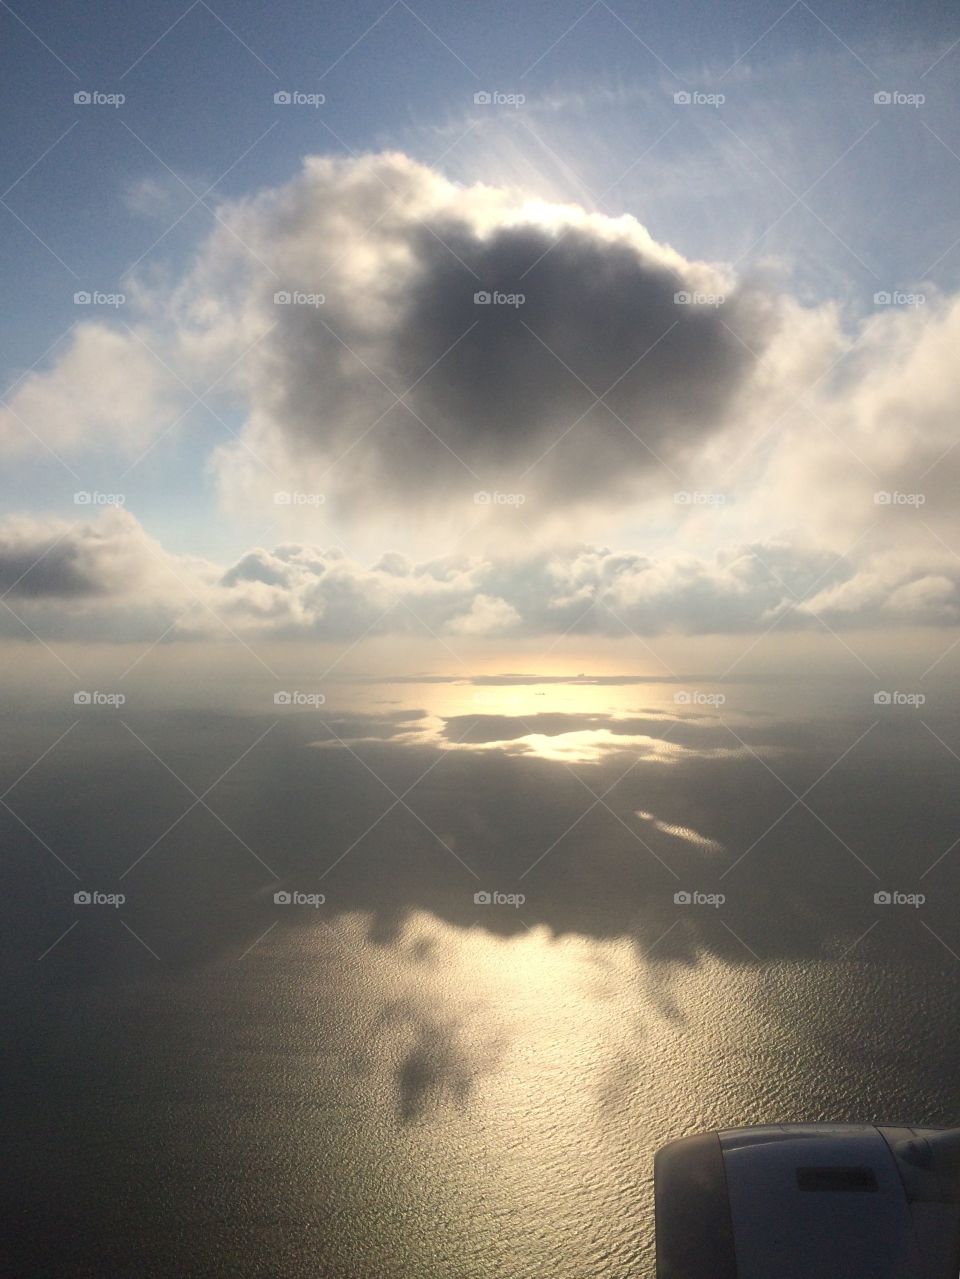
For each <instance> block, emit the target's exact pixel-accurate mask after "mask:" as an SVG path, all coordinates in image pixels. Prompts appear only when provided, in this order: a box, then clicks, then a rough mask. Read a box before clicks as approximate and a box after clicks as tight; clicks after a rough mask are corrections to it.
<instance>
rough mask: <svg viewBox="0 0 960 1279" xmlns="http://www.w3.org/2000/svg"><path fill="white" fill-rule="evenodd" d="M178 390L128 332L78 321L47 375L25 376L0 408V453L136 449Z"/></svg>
mask: <svg viewBox="0 0 960 1279" xmlns="http://www.w3.org/2000/svg"><path fill="white" fill-rule="evenodd" d="M181 392H182V388H181V387H179V385H178V382H177V379H176V377H175V376H174V375H173V374H172V373H170V372H169V371H168V370H167V369H165V368H164V366H163V363H161V361H160V359H158V358H157V357H156V356H155V355H153V354H152V352H151V351H149V350H148V349H147V347H146V346H144V345H143V343H142V342H141V341H140V340H138V338H137V337H136V336H134V334H133V333H132V332H127V331H123V330H117V329H115V328H112V327H110V326H108V325H106V324H102V323H90V322H87V323H83V324H79V325H77V327H76V328H74V329H73V331H72V333H71V334H70V336H69V338H67V339H66V345H65V349H64V350H63V351H62V352H61V353H60V355H59V357H58V359H57V361H56V363H55V365H54V366H53V367H52V368H50V369H47V370H44V371H39V372H28V373H26V375H24V376H23V377H22V378H21V380H20V381H19V383H17V384H15V386H14V388H13V390H12V393H8V399H7V404H6V405H4V406H3V407H0V454H4V455H13V456H18V455H22V454H25V453H44V452H47V453H50V452H52V453H54V454H58V455H59V454H61V453H74V452H77V451H80V450H83V451H90V450H95V449H97V448H109V447H111V446H113V445H116V444H118V443H119V444H121V445H122V446H123V447H124V448H125V449H128V450H130V449H137V448H142V447H143V446H144V445H145V444H146V443H147V442H149V440H150V439H151V437H152V436H153V435H154V433H156V432H157V431H159V430H160V429H161V427H163V426H164V425H165V424H166V423H167V422H169V421H170V420H172V418H173V417H175V416H176V414H175V413H174V406H175V405H176V404H177V402H178V396H180V394H181Z"/></svg>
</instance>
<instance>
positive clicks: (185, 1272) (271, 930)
mask: <svg viewBox="0 0 960 1279" xmlns="http://www.w3.org/2000/svg"><path fill="white" fill-rule="evenodd" d="M288 691H289V692H290V700H289V702H286V703H284V702H282V701H281V702H280V703H277V704H275V703H274V700H273V692H274V690H273V689H272V688H267V687H266V686H265V687H264V688H263V689H257V690H252V691H251V692H250V695H249V697H248V698H247V699H246V702H245V704H243V705H242V706H241V705H234V706H232V707H231V709H229V710H225V709H224V710H221V711H216V710H212V709H209V708H207V709H204V710H199V709H197V710H187V709H177V708H175V707H173V706H170V707H166V708H165V707H163V706H161V705H157V704H153V705H138V704H137V703H136V700H135V699H133V698H131V699H130V700H129V701H128V703H127V704H125V705H123V706H111V705H96V704H88V705H81V706H74V705H72V704H71V705H69V706H60V707H58V706H48V707H46V708H45V709H43V710H38V709H29V708H27V707H23V708H20V709H16V708H15V709H12V710H10V711H9V712H8V713H7V714H5V715H4V717H3V737H2V756H0V767H2V774H0V778H2V785H0V791H2V792H6V793H5V794H4V796H3V801H2V804H3V806H2V807H0V840H2V849H3V858H2V882H0V889H2V892H0V924H2V942H0V945H2V958H3V965H4V974H5V980H4V982H3V988H2V990H3V993H2V1001H3V1013H4V1025H5V1030H4V1035H3V1043H4V1049H3V1052H4V1056H5V1064H4V1067H3V1072H2V1075H3V1088H4V1106H3V1117H4V1137H3V1151H4V1157H3V1159H2V1161H0V1184H2V1193H3V1205H2V1213H3V1221H4V1228H3V1231H2V1244H0V1249H2V1251H0V1272H2V1273H4V1274H10V1275H15V1276H51V1277H53V1276H57V1277H60V1276H125V1277H126V1276H134V1275H135V1276H168V1275H169V1276H194V1275H195V1276H231V1277H235V1279H245V1277H246V1276H251V1277H252V1276H295V1277H297V1279H300V1277H301V1276H302V1277H303V1279H307V1277H308V1276H309V1277H311V1279H316V1277H319V1276H337V1277H338V1279H339V1277H340V1276H343V1277H350V1279H354V1277H355V1279H393V1277H397V1279H399V1277H401V1276H403V1277H407V1276H409V1277H411V1279H412V1277H423V1279H433V1277H434V1276H436V1277H441V1276H444V1277H446V1276H450V1277H451V1279H474V1277H475V1279H487V1277H489V1279H494V1277H496V1279H504V1277H507V1279H510V1277H514V1276H515V1277H517V1279H528V1277H531V1276H541V1275H543V1276H552V1277H555V1279H585V1277H587V1276H597V1277H598V1279H625V1277H626V1276H644V1277H647V1276H651V1275H652V1274H653V1266H654V1240H653V1200H652V1189H653V1188H652V1158H653V1152H654V1151H655V1149H656V1148H657V1147H658V1146H659V1145H661V1144H663V1143H664V1142H666V1141H669V1140H671V1139H673V1138H676V1137H680V1136H684V1135H686V1134H689V1133H693V1132H696V1131H699V1130H702V1129H709V1128H716V1127H721V1126H741V1125H744V1124H751V1123H771V1122H778V1121H782V1122H791V1121H804V1120H809V1121H816V1120H850V1121H853V1120H863V1121H888V1122H896V1123H918V1124H956V1123H958V1122H960V1068H958V1067H960V982H958V977H960V918H958V911H957V902H958V897H957V890H958V886H960V877H958V865H960V845H957V846H956V847H955V846H954V845H955V841H957V839H958V836H960V784H958V783H960V758H958V754H960V721H958V719H957V716H956V708H955V706H953V705H952V704H950V703H949V702H947V701H943V700H937V699H935V698H931V699H930V700H929V701H928V702H927V703H926V704H921V705H917V704H911V703H903V702H899V703H898V702H896V701H894V700H892V701H891V702H890V703H883V702H881V703H877V702H875V701H874V696H873V690H872V689H868V688H866V687H852V686H851V685H850V684H849V683H847V684H843V685H837V686H829V687H828V686H820V687H817V688H809V687H805V686H803V685H802V683H799V682H798V683H797V684H795V685H794V686H792V687H791V688H790V689H788V690H785V689H783V688H781V687H779V686H776V685H753V686H748V685H739V686H726V687H725V688H724V689H722V690H721V689H719V688H718V687H717V686H710V685H708V684H700V685H696V686H694V685H692V684H685V685H683V686H682V687H678V686H677V684H676V682H644V681H642V680H640V679H632V680H631V679H627V678H623V679H620V680H615V679H610V680H606V681H605V680H596V679H591V678H589V677H580V678H574V679H568V680H557V679H547V678H535V677H521V676H515V677H484V678H480V679H473V680H470V679H464V680H428V679H424V680H422V681H418V680H405V681H397V682H393V683H391V682H389V681H385V680H352V681H351V680H343V681H341V682H339V683H332V684H330V685H328V686H327V687H326V688H325V689H324V694H323V696H324V701H323V702H319V701H318V699H317V698H316V697H315V693H314V691H313V690H311V686H310V684H309V681H308V680H306V679H305V680H304V681H303V682H302V683H301V684H300V686H299V687H298V688H294V687H292V686H291V689H290V690H288ZM311 696H313V697H314V702H310V701H309V700H308V701H304V700H303V698H304V697H307V698H309V697H311ZM718 698H722V699H723V700H718ZM954 752H957V753H958V754H955V753H954ZM8 788H9V789H8ZM76 894H80V895H81V896H80V898H79V899H76V900H75V895H76ZM85 894H89V896H90V900H89V901H88V900H84V896H83V895H85ZM878 894H879V895H880V896H879V898H878V897H877V895H878ZM120 897H122V898H123V900H122V901H120V900H119V898H120ZM321 897H322V899H323V900H322V901H321ZM288 898H289V900H288ZM921 899H922V900H921Z"/></svg>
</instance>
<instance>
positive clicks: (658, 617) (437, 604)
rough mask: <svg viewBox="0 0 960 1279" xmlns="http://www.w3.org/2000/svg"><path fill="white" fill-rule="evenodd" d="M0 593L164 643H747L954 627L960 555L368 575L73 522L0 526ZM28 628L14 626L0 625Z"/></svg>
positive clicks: (660, 561) (574, 559)
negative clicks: (593, 639) (695, 637)
mask: <svg viewBox="0 0 960 1279" xmlns="http://www.w3.org/2000/svg"><path fill="white" fill-rule="evenodd" d="M0 587H2V588H3V590H4V592H5V593H6V594H5V599H6V600H7V601H8V602H9V603H10V605H11V606H12V607H13V609H14V610H15V612H16V613H17V614H18V615H19V616H20V617H21V618H22V619H23V621H24V622H26V623H27V624H28V625H29V627H30V629H31V630H33V631H35V632H36V633H37V634H38V635H40V636H41V637H68V638H69V637H74V638H100V639H108V640H109V639H145V640H153V639H156V637H157V636H158V635H159V634H161V633H164V634H165V635H166V636H167V638H168V639H169V640H171V641H174V640H177V639H188V638H190V639H196V638H201V639H202V638H209V637H211V636H215V635H216V636H222V632H223V629H224V627H227V628H229V630H230V632H232V633H233V634H240V635H244V634H246V635H250V636H255V637H257V636H259V637H270V638H276V639H294V638H311V637H312V638H316V639H318V640H330V641H353V640H356V639H358V638H359V637H361V636H364V635H368V634H369V635H395V634H406V635H414V636H417V635H419V636H421V637H423V636H436V637H440V638H444V637H446V638H447V640H448V641H449V643H451V644H453V645H454V646H455V645H456V642H457V640H458V639H468V638H469V639H471V640H476V639H483V638H489V639H502V638H509V637H522V636H539V635H544V636H548V635H556V634H571V635H601V636H623V635H628V634H630V633H634V634H639V635H658V634H662V633H665V632H668V631H681V632H684V633H688V634H698V633H699V634H711V633H738V632H750V631H755V630H758V629H766V628H767V627H769V626H771V625H773V624H774V623H776V624H777V625H778V626H783V627H786V628H815V627H816V626H817V621H816V619H817V618H820V619H822V620H824V621H826V622H827V624H828V625H830V626H831V628H834V627H856V626H863V625H874V626H877V625H901V624H906V623H922V624H928V625H949V624H954V623H955V622H957V621H958V620H960V570H958V568H957V566H956V562H955V561H952V557H950V556H949V555H947V554H945V553H944V554H943V555H941V556H940V557H936V556H928V557H927V558H926V559H917V558H914V557H912V556H911V555H909V554H902V555H901V556H900V557H899V559H898V560H897V561H896V562H893V561H891V560H889V559H884V560H882V562H881V563H880V565H879V566H873V565H870V564H869V563H868V564H867V565H866V566H865V567H863V568H859V569H858V568H856V567H854V566H853V565H851V564H850V563H849V562H847V561H846V560H845V559H844V558H843V557H841V556H837V555H832V554H830V553H827V552H824V551H807V552H803V551H801V550H798V549H797V548H796V547H793V546H790V545H787V544H777V543H773V542H771V543H769V544H768V543H755V544H749V545H742V546H736V547H729V548H725V549H723V550H721V551H720V552H719V553H718V554H716V555H715V556H712V557H706V556H701V557H695V556H691V555H686V554H682V555H678V554H673V555H663V556H661V557H658V558H655V557H650V556H645V555H642V554H639V553H635V552H621V551H612V550H610V549H608V548H604V547H595V546H580V547H573V548H569V549H566V550H562V551H561V550H558V551H554V552H532V553H528V554H526V555H523V556H514V557H512V558H509V559H494V558H490V557H488V556H442V557H438V558H434V559H428V560H424V561H420V562H414V561H410V560H408V559H407V558H406V557H405V556H403V555H401V554H399V553H397V552H391V553H387V554H385V555H383V556H381V557H380V558H379V559H378V560H377V561H376V562H375V563H374V564H372V565H369V566H367V565H363V564H361V563H359V562H358V561H356V560H354V559H351V558H349V557H348V556H346V555H345V554H344V553H343V552H342V551H341V550H339V549H338V548H326V549H325V548H322V547H317V546H308V545H302V544H292V543H291V544H285V545H281V546H278V547H275V548H274V549H273V550H267V549H264V548H253V549H251V550H250V551H248V552H247V553H246V554H244V555H242V556H241V557H240V558H239V559H238V560H237V561H236V562H235V563H234V564H232V565H230V566H229V567H227V568H223V567H222V566H220V565H217V564H215V563H213V562H212V561H209V560H204V559H200V558H197V557H194V556H183V555H172V554H170V553H169V552H167V551H166V550H165V549H164V548H163V547H162V546H161V545H160V544H159V543H158V542H156V541H155V540H154V539H153V538H151V537H149V536H148V535H147V533H146V532H145V531H144V530H143V528H142V527H141V526H140V524H139V523H138V522H137V520H136V519H135V518H134V517H133V516H132V515H131V514H130V513H129V512H126V511H124V510H117V509H114V510H110V511H105V512H103V513H102V514H101V515H100V516H99V517H98V518H97V519H95V520H93V521H91V522H89V523H85V524H76V525H68V524H65V523H63V522H61V521H51V520H46V521H42V520H36V519H12V520H7V521H6V522H4V523H2V524H0ZM0 621H2V622H3V625H4V627H5V630H6V633H8V634H17V633H19V631H18V625H17V623H16V619H15V618H13V617H10V616H8V617H6V618H2V619H0Z"/></svg>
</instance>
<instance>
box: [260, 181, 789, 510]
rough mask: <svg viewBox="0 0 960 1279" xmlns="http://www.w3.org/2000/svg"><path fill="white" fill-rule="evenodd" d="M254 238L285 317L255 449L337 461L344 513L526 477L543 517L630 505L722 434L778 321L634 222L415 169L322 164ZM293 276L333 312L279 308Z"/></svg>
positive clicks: (265, 299) (267, 372)
mask: <svg viewBox="0 0 960 1279" xmlns="http://www.w3.org/2000/svg"><path fill="white" fill-rule="evenodd" d="M400 177H402V178H403V180H404V184H405V185H404V189H403V195H402V198H401V199H400V200H399V201H398V200H393V201H392V202H391V199H390V195H391V192H390V190H389V189H386V188H389V187H391V185H392V184H395V183H396V182H397V181H398V180H399V178H400ZM424 206H426V207H424ZM242 233H243V235H244V238H245V240H247V239H248V240H249V241H251V242H252V245H253V247H254V249H255V251H256V252H257V254H258V255H260V256H261V257H262V258H263V260H264V261H266V262H267V263H269V264H270V265H271V268H272V269H274V270H275V271H276V277H275V278H273V279H271V280H270V281H266V280H262V279H256V278H253V279H252V280H251V284H250V290H249V292H248V293H247V295H246V298H245V300H242V302H241V304H242V305H243V304H245V305H249V302H250V298H251V297H255V298H256V299H258V302H259V305H260V306H261V307H268V308H269V319H270V321H271V323H272V322H275V328H273V330H272V331H271V332H270V334H269V335H268V336H267V337H266V338H264V340H263V341H262V342H261V343H260V344H258V346H257V349H256V350H255V351H254V352H253V353H252V355H251V358H250V361H249V362H248V364H247V365H246V369H245V373H244V377H245V379H246V391H247V394H248V396H249V401H250V404H251V409H252V422H253V423H254V425H253V426H252V428H251V437H250V438H251V439H252V441H253V443H254V447H255V448H256V451H257V454H258V456H260V457H264V456H265V460H267V461H269V462H270V463H271V465H272V464H273V462H274V460H275V459H277V458H279V457H281V456H283V457H285V458H286V461H287V463H288V464H289V463H290V462H299V464H300V465H301V467H303V468H306V469H305V470H304V471H302V472H301V473H302V474H309V473H310V468H311V466H312V464H313V463H314V462H315V461H316V460H318V459H320V460H322V463H323V464H324V465H323V467H322V468H321V471H320V473H322V474H324V475H325V478H327V484H326V488H327V491H328V495H329V500H330V501H331V503H332V504H333V506H334V509H335V510H336V511H337V513H338V514H341V513H348V512H351V511H352V512H354V513H356V512H357V511H358V510H360V511H362V512H364V513H366V512H369V511H370V510H371V509H372V508H374V507H375V506H377V505H380V506H384V505H386V506H397V505H400V506H405V507H407V508H415V507H417V506H418V505H419V504H422V503H423V502H425V501H426V502H428V503H438V502H442V501H444V500H445V499H447V498H449V496H450V492H451V487H452V486H453V487H454V488H456V489H457V490H459V492H460V493H462V492H463V491H464V490H465V489H467V488H474V489H476V488H477V487H480V486H484V487H491V486H494V485H508V486H513V488H514V489H516V488H517V486H519V485H520V484H521V482H522V484H523V486H524V488H525V489H526V490H527V492H529V493H531V494H535V495H536V496H537V497H538V498H541V499H544V504H546V499H550V500H551V502H553V503H555V502H558V501H563V502H571V501H574V502H576V501H580V500H589V499H596V497H597V496H598V495H601V496H604V497H610V496H611V495H614V494H616V496H618V497H620V498H622V497H624V496H625V495H626V494H627V493H628V492H629V491H630V490H631V487H632V486H633V484H634V482H635V480H636V478H637V477H638V476H639V475H642V474H644V473H646V472H648V471H650V470H651V468H656V467H658V466H659V465H660V463H659V461H658V459H659V458H661V457H662V458H664V460H667V461H668V460H669V459H671V458H673V459H677V458H678V456H679V455H680V454H681V453H682V452H683V451H684V449H686V448H689V447H690V446H691V445H693V444H695V443H696V442H697V441H698V440H700V439H701V438H702V437H704V436H705V435H708V434H710V433H712V432H714V431H716V430H717V429H718V428H719V427H721V426H722V425H724V424H725V422H726V421H727V418H728V414H729V412H730V410H731V406H732V403H733V401H734V399H735V397H736V394H737V391H738V389H739V388H741V387H742V386H743V384H744V382H745V381H746V379H747V378H748V376H749V375H750V374H751V372H752V371H753V370H754V368H755V365H756V356H755V355H754V352H756V353H758V354H759V353H760V352H762V351H763V350H764V348H765V346H766V345H767V342H768V340H769V338H770V337H771V335H772V333H773V332H774V329H775V327H776V319H775V309H774V307H773V306H772V305H771V304H770V303H769V301H767V300H765V299H764V298H762V297H761V295H759V294H757V293H755V292H751V291H749V290H742V289H738V288H737V287H736V285H734V284H733V283H732V282H731V281H730V280H729V279H728V278H727V277H726V276H725V275H724V273H723V272H722V271H720V270H719V269H714V268H711V267H709V266H706V265H705V264H702V263H690V262H686V261H685V260H684V259H683V258H682V257H680V256H679V255H678V254H676V253H675V252H673V251H672V250H671V249H669V248H668V247H666V246H663V245H658V244H657V243H656V242H655V241H653V240H652V239H651V238H650V237H649V236H648V235H647V233H646V232H645V231H644V229H643V228H642V227H641V226H640V224H639V223H637V222H635V221H634V220H633V219H631V218H623V219H619V220H616V221H615V220H613V219H609V218H603V217H599V216H595V217H592V218H587V217H585V216H584V215H582V214H580V215H578V214H577V212H576V211H574V210H561V209H559V208H554V209H544V208H540V209H534V208H524V207H520V206H519V204H518V203H517V202H516V201H511V200H510V199H509V198H508V197H507V195H506V193H503V192H498V193H490V192H484V191H483V190H482V189H461V188H456V187H453V186H451V185H450V184H448V183H446V182H444V181H443V179H441V178H439V177H438V176H437V175H436V174H434V173H432V172H431V171H429V170H427V169H423V168H420V167H418V166H415V165H412V164H411V163H410V162H409V161H406V160H404V159H403V158H401V157H372V158H367V159H365V160H363V161H360V162H350V163H340V164H335V163H331V162H323V163H317V164H314V165H313V166H312V167H311V166H308V168H307V171H306V173H305V175H304V177H303V179H302V180H301V181H300V182H299V183H297V184H294V186H293V187H292V188H290V189H288V190H287V191H286V192H285V193H281V195H279V196H278V197H277V198H275V199H274V200H273V201H272V202H271V203H269V204H268V205H265V206H260V207H258V208H257V210H256V212H255V213H249V214H248V216H247V221H246V222H244V223H243V224H242ZM277 279H279V280H280V282H281V284H282V285H283V288H284V290H285V291H286V292H290V293H294V294H296V292H297V291H300V293H301V294H310V293H316V292H320V291H322V293H323V295H324V301H323V303H322V304H318V305H310V304H304V303H301V304H299V305H298V304H296V303H292V304H287V305H280V306H276V305H275V304H274V302H273V294H274V292H275V290H276V281H277ZM268 289H269V292H268ZM478 292H485V293H488V294H493V295H497V294H500V295H505V296H516V295H522V296H523V298H524V301H523V303H522V304H520V305H511V304H509V303H500V304H498V303H497V302H493V303H491V304H489V305H478V304H477V303H476V302H475V299H474V295H475V294H476V293H478ZM677 294H692V295H693V296H694V297H695V298H699V299H700V301H699V302H694V303H692V304H683V303H679V304H678V302H677V301H676V300H675V297H676V295H677ZM707 297H710V298H713V297H716V298H719V299H723V300H722V301H720V302H719V304H716V305H715V304H712V303H708V302H705V301H704V300H703V299H705V298H707ZM410 388H412V390H411V389H410ZM408 390H409V395H405V393H406V392H408ZM400 395H404V397H405V398H404V399H403V401H402V402H401V403H399V404H395V403H394V400H395V397H396V396H400ZM599 397H604V398H603V403H601V404H596V401H597V399H598V398H599ZM391 405H393V407H391ZM605 406H608V407H605ZM578 419H581V420H580V421H579V422H578ZM618 419H619V420H618ZM577 422H578V424H577V425H576V426H575V427H573V424H574V423H577ZM571 427H573V429H569V428H571ZM541 459H542V460H541ZM326 467H329V468H330V469H329V472H327V471H326ZM530 468H532V469H530ZM313 473H314V474H316V473H317V471H316V469H314V472H313ZM532 518H536V516H532Z"/></svg>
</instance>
